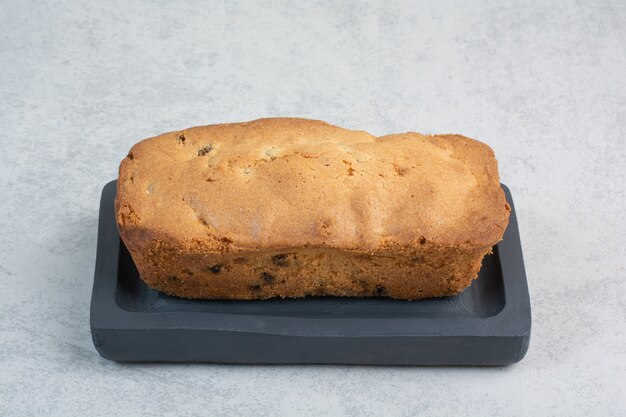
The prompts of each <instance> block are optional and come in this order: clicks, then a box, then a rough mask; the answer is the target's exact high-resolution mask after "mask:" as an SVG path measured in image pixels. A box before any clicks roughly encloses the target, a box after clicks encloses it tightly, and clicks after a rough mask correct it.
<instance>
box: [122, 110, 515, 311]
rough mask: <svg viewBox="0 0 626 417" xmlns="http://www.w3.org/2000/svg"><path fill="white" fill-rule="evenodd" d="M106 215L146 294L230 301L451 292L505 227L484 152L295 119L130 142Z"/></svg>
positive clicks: (479, 146) (468, 142)
mask: <svg viewBox="0 0 626 417" xmlns="http://www.w3.org/2000/svg"><path fill="white" fill-rule="evenodd" d="M116 210H117V221H118V228H119V230H120V235H121V237H122V239H123V240H124V242H125V244H126V246H127V247H128V249H129V250H130V252H131V255H132V256H133V259H134V260H135V263H136V264H137V267H138V269H139V272H140V275H141V276H142V278H143V279H144V280H145V281H146V282H147V283H148V284H149V285H150V286H152V287H154V288H157V289H159V290H162V291H165V292H167V293H170V294H174V295H179V296H185V297H194V298H240V299H251V298H268V297H272V296H283V297H298V296H304V295H308V294H326V295H349V296H368V295H374V296H376V295H387V296H391V297H395V298H423V297H427V296H441V295H449V294H454V293H457V292H459V291H461V290H462V289H463V288H465V287H466V286H467V285H469V284H470V283H471V280H472V279H473V278H474V277H475V276H476V274H477V272H478V269H479V268H480V263H481V260H482V258H483V256H484V255H485V254H486V253H487V252H488V251H489V250H490V249H491V247H492V246H493V245H494V244H495V243H497V242H498V241H499V240H500V239H501V238H502V235H503V233H504V229H505V228H506V226H507V223H508V215H509V207H508V205H507V204H506V201H505V199H504V193H503V192H502V190H501V189H500V186H499V177H498V171H497V162H496V160H495V158H494V155H493V151H492V150H491V148H489V147H488V146H487V145H485V144H483V143H481V142H478V141H475V140H472V139H469V138H466V137H463V136H460V135H434V136H425V135H420V134H417V133H412V132H411V133H404V134H394V135H387V136H382V137H375V136H372V135H370V134H369V133H367V132H364V131H351V130H346V129H342V128H339V127H336V126H332V125H329V124H326V123H324V122H321V121H314V120H306V119H291V118H275V119H260V120H255V121H252V122H247V123H234V124H222V125H210V126H202V127H195V128H191V129H187V130H184V131H179V132H170V133H166V134H163V135H160V136H157V137H155V138H151V139H146V140H144V141H141V142H139V143H138V144H136V145H135V146H133V148H132V149H131V151H130V153H129V154H128V156H127V157H126V158H125V159H124V160H123V161H122V163H121V166H120V175H119V182H118V196H117V199H116ZM276 257H278V258H276ZM274 258H276V259H279V258H280V259H290V262H289V266H287V267H285V266H283V265H280V264H277V263H276V262H273V261H272V259H274ZM238 260H239V261H238ZM433 260H436V262H433ZM211 268H213V269H211ZM216 269H218V270H219V271H218V272H214V271H215V270H216ZM218 277H219V279H217V278H218ZM268 277H272V279H268Z"/></svg>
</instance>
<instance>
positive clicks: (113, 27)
mask: <svg viewBox="0 0 626 417" xmlns="http://www.w3.org/2000/svg"><path fill="white" fill-rule="evenodd" d="M303 3H304V4H299V5H297V6H295V2H272V3H265V4H261V3H257V4H254V3H252V2H246V1H236V2H230V4H229V5H225V4H218V3H217V2H216V3H214V4H207V3H205V2H192V1H184V2H183V1H180V2H176V3H174V2H166V1H163V2H155V1H152V2H141V1H127V0H126V1H107V2H96V1H92V2H87V1H60V0H59V1H48V2H31V1H4V2H3V4H2V5H1V6H0V68H1V70H0V127H1V129H2V132H3V133H2V136H1V139H0V146H1V148H0V174H1V176H0V181H1V182H0V184H1V188H0V193H1V195H0V201H1V203H0V230H1V231H2V235H1V239H0V280H1V281H0V283H1V289H0V415H2V416H5V415H6V416H9V415H59V416H68V415H98V416H108V415H127V416H130V415H146V416H153V415H158V414H164V415H172V416H174V415H202V414H214V415H242V416H246V415H262V414H266V415H267V414H272V415H324V414H332V415H349V416H356V415H372V416H380V415H390V416H408V415H419V414H424V415H449V416H463V415H519V416H522V415H528V416H534V415H553V416H587V415H598V416H599V415H602V416H617V415H624V414H626V400H625V396H624V392H625V391H626V383H625V381H626V364H625V361H626V348H625V346H626V345H625V343H624V342H625V341H626V337H625V331H626V326H625V322H626V309H625V305H626V299H625V294H626V272H625V271H624V267H625V258H626V250H625V249H624V248H625V246H624V241H623V240H624V236H625V235H626V228H625V226H624V217H625V215H626V210H625V207H626V194H625V186H624V184H625V183H626V142H625V137H626V46H625V45H626V4H625V3H624V2H623V1H619V0H615V1H585V2H583V1H553V2H541V1H536V2H534V1H520V2H515V3H514V4H513V3H512V2H511V4H509V5H506V4H503V3H502V2H499V1H491V2H487V1H484V2H471V3H472V4H471V5H469V4H465V3H469V2H461V1H458V2H449V1H443V2H442V1H431V2H422V3H420V4H417V2H416V3H412V2H391V3H390V4H386V5H384V6H382V5H381V4H382V3H383V2H379V4H377V3H376V2H367V3H361V2H359V3H350V2H338V3H337V4H335V3H334V2H303ZM385 3H388V2H385ZM274 115H295V116H303V117H311V118H321V119H324V120H327V121H329V122H333V123H337V124H340V125H343V126H345V127H349V128H363V129H367V130H369V131H370V132H372V133H375V134H383V133H389V132H402V131H408V130H418V131H421V132H425V133H433V132H459V133H463V134H466V135H468V136H472V137H476V138H479V139H482V140H483V141H486V142H487V143H489V144H490V145H491V146H492V147H493V148H494V150H495V152H496V155H497V157H498V159H499V161H500V167H501V176H502V180H503V182H505V183H506V184H508V185H509V186H510V188H511V190H512V192H513V196H514V199H515V202H516V205H517V211H518V216H519V222H520V228H521V234H522V243H523V247H524V251H525V258H526V267H527V273H528V278H529V285H530V292H531V299H532V306H533V319H534V324H533V336H532V339H531V345H530V350H529V352H528V355H527V357H526V358H525V359H524V360H523V361H522V362H521V363H519V364H517V365H514V366H511V367H507V368H391V367H389V368H388V367H339V366H307V367H299V366H288V367H272V366H263V367H257V366H213V365H121V364H117V363H113V362H109V361H106V360H104V359H101V358H100V357H99V356H98V354H97V353H96V351H95V350H94V347H93V346H92V343H91V337H90V333H89V322H88V312H89V301H90V294H91V285H92V276H93V270H94V259H95V250H96V249H95V248H96V246H95V245H96V232H97V230H96V226H97V217H98V199H99V194H100V190H101V188H102V186H103V185H104V184H105V183H106V182H107V181H109V180H111V179H113V178H114V177H115V176H116V174H117V166H118V163H119V161H120V160H121V159H122V158H123V157H124V156H125V155H126V152H127V151H128V149H129V148H130V147H131V145H132V144H133V143H134V142H136V141H137V140H139V139H141V138H144V137H147V136H151V135H154V134H157V133H161V132H163V131H168V130H173V129H180V128H184V127H188V126H192V125H198V124H206V123H212V122H224V121H243V120H248V119H253V118H256V117H260V116H274ZM620 392H621V394H620Z"/></svg>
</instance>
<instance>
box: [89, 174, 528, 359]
mask: <svg viewBox="0 0 626 417" xmlns="http://www.w3.org/2000/svg"><path fill="white" fill-rule="evenodd" d="M502 187H503V189H504V191H505V194H506V198H507V200H508V202H509V204H510V205H511V217H510V220H509V226H508V228H507V230H506V232H505V234H504V239H503V241H502V242H500V243H499V244H498V245H497V246H496V247H495V248H494V252H493V254H492V255H489V256H487V257H486V258H485V260H484V261H483V266H482V269H481V271H480V274H479V277H478V278H477V279H476V280H475V281H474V283H473V284H472V285H471V286H470V287H469V288H468V289H467V290H465V291H464V292H463V293H462V294H460V295H458V296H456V297H446V298H437V299H428V300H419V301H399V300H391V299H385V298H362V299H357V298H338V297H310V298H303V299H294V300H289V299H286V300H283V299H271V300H263V301H223V300H186V299H181V298H176V297H170V296H167V295H165V294H162V293H159V292H157V291H154V290H152V289H150V288H148V287H147V286H146V285H145V284H144V283H143V281H142V280H141V279H140V278H139V275H138V273H137V269H136V268H135V265H134V264H133V261H132V259H131V257H130V255H129V253H128V251H127V250H126V247H125V246H124V244H123V243H122V242H121V240H120V237H119V234H118V232H117V228H116V225H115V216H114V207H113V201H114V198H115V190H116V181H112V182H110V183H108V184H107V185H106V186H105V187H104V189H103V191H102V200H101V205H100V222H99V231H98V253H97V258H96V269H95V279H94V288H93V294H92V300H91V332H92V337H93V342H94V345H95V347H96V349H97V350H98V352H99V353H100V355H102V356H103V357H104V358H107V359H111V360H115V361H127V362H161V361H163V362H215V363H237V364H304V363H327V364H368V365H506V364H510V363H513V362H517V361H519V360H521V359H522V358H523V357H524V355H525V354H526V350H527V349H528V342H529V339H530V328H531V315H530V301H529V297H528V288H527V284H526V275H525V272H524V262H523V258H522V249H521V245H520V240H519V231H518V227H517V220H516V218H515V209H514V208H513V201H512V198H511V194H510V192H509V190H508V188H507V187H506V186H504V185H503V186H502Z"/></svg>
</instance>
